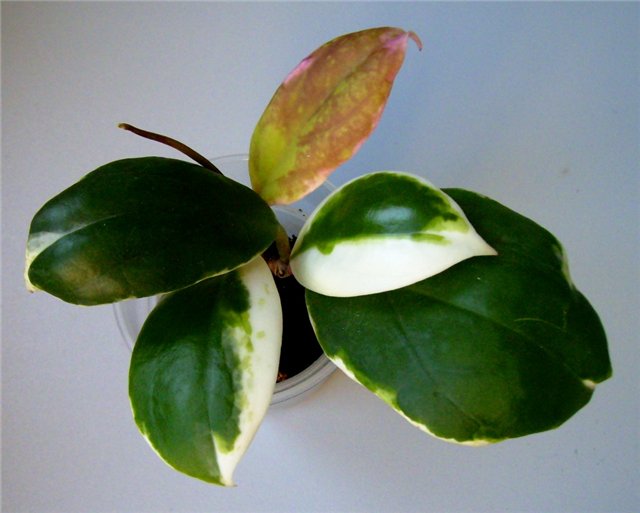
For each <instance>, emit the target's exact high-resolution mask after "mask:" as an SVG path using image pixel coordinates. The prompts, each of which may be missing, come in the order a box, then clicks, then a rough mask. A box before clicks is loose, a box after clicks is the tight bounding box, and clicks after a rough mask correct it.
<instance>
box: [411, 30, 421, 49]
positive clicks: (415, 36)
mask: <svg viewBox="0 0 640 513" xmlns="http://www.w3.org/2000/svg"><path fill="white" fill-rule="evenodd" d="M407 35H408V36H409V39H411V40H412V41H413V42H414V43H415V44H416V46H417V47H418V50H419V51H422V48H423V45H422V40H421V39H420V36H418V34H416V33H415V32H414V31H413V30H409V31H408V32H407Z"/></svg>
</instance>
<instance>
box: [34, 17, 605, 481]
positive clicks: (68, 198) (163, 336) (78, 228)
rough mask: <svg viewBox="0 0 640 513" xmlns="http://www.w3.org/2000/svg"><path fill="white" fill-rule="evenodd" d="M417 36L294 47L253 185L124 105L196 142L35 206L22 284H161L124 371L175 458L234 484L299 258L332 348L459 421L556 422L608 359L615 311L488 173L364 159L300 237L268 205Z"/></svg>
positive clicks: (313, 175) (400, 408) (425, 411)
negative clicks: (389, 166) (393, 166)
mask: <svg viewBox="0 0 640 513" xmlns="http://www.w3.org/2000/svg"><path fill="white" fill-rule="evenodd" d="M411 40H412V41H414V42H415V43H416V44H417V46H418V47H420V40H419V39H418V37H417V36H416V35H415V34H413V33H412V32H408V31H405V30H401V29H398V28H390V27H382V28H374V29H369V30H364V31H360V32H355V33H352V34H347V35H343V36H341V37H338V38H336V39H333V40H332V41H329V42H328V43H326V44H324V45H322V46H321V47H319V48H318V49H317V50H315V51H314V52H313V53H311V54H310V55H309V56H308V57H306V58H305V59H304V60H302V62H301V63H300V64H298V66H297V67H295V68H294V70H293V71H292V72H291V73H290V74H289V75H288V76H287V77H286V79H285V80H284V82H283V83H282V84H281V86H280V87H279V88H278V89H277V91H276V92H275V94H274V96H273V98H272V99H271V101H270V103H269V104H268V106H267V107H266V110H265V111H264V113H263V115H262V117H261V118H260V120H259V121H258V123H257V126H256V127H255V131H254V133H253V136H252V139H251V143H250V149H249V172H250V178H251V187H246V186H244V185H241V184H239V183H237V182H235V181H233V180H231V179H229V178H227V177H225V176H223V175H222V174H221V173H220V172H219V171H218V170H217V169H216V168H215V166H213V165H212V164H211V163H210V162H209V161H207V160H206V159H205V158H203V157H201V156H200V155H199V154H198V153H196V152H195V151H193V150H191V149H190V148H188V147H186V146H185V145H183V144H181V143H179V142H177V141H175V140H173V139H170V138H168V137H165V136H160V135H157V134H153V133H150V132H145V131H143V130H139V129H136V128H134V127H132V126H130V125H122V126H123V128H126V129H128V130H131V131H134V132H136V133H138V134H140V135H144V136H146V137H151V138H155V139H159V140H160V141H162V142H165V143H168V144H171V145H172V146H174V147H176V148H178V149H180V150H182V151H183V153H185V154H187V155H189V156H191V157H193V159H194V160H195V161H196V163H191V162H188V161H185V160H177V159H169V158H160V157H142V158H131V159H125V160H118V161H115V162H111V163H108V164H106V165H103V166H102V167H99V168H97V169H96V170H94V171H92V172H90V173H89V174H87V175H86V176H85V177H84V178H82V179H81V180H80V181H79V182H77V183H76V184H74V185H72V186H71V187H69V188H68V189H66V190H64V191H63V192H61V193H60V194H59V195H57V196H55V197H54V198H53V199H51V200H50V201H48V202H47V203H46V204H45V205H44V206H43V207H42V208H41V209H40V210H39V211H38V212H37V213H36V215H35V217H34V218H33V221H32V223H31V227H30V232H29V237H28V243H27V254H26V273H25V274H26V281H27V284H28V287H29V288H30V289H32V290H36V289H41V290H44V291H46V292H48V293H50V294H53V295H54V296H57V297H58V298H60V299H62V300H64V301H67V302H70V303H74V304H78V305H99V304H105V303H114V302H117V301H124V300H127V299H130V298H140V297H146V296H155V295H161V296H162V299H161V300H160V301H159V303H158V305H157V306H156V307H155V309H153V311H152V312H151V313H150V315H149V317H148V319H147V320H146V322H145V323H144V326H143V327H142V330H141V332H140V334H139V336H138V338H137V341H136V343H135V346H134V349H133V351H132V356H131V366H130V373H129V393H130V399H131V405H132V410H133V415H134V418H135V422H136V424H137V426H138V427H139V429H140V431H141V433H142V434H143V435H144V437H145V438H146V439H147V440H148V442H149V443H150V444H151V446H152V447H153V449H154V450H155V451H156V452H157V453H158V455H159V456H160V457H161V458H162V459H163V460H164V461H165V462H167V463H168V464H169V465H171V466H172V467H174V468H175V469H177V470H179V471H181V472H183V473H186V474H188V475H190V476H193V477H196V478H199V479H202V480H204V481H208V482H211V483H216V484H220V485H232V484H233V472H234V469H235V468H236V465H237V464H238V461H239V460H240V458H241V457H242V455H243V454H244V453H245V451H246V449H247V447H248V445H249V443H250V442H251V439H252V438H253V436H254V434H255V432H256V430H257V428H258V427H259V425H260V422H261V421H262V419H263V417H264V415H265V413H266V411H267V409H268V407H269V403H270V400H271V396H272V394H273V390H274V385H275V382H276V373H277V370H278V361H279V354H280V347H281V339H282V326H283V317H282V309H281V305H280V299H279V295H278V290H277V287H276V280H279V279H281V277H283V276H289V275H291V273H293V276H294V277H295V279H296V280H297V281H298V282H299V283H300V284H301V285H302V286H303V287H305V289H306V307H307V311H308V316H309V318H310V320H311V323H312V325H313V329H314V331H315V334H316V336H317V339H318V341H319V343H320V345H321V347H322V349H323V350H324V352H325V353H326V355H327V356H328V357H329V358H330V359H331V360H332V361H333V362H334V363H335V364H336V365H337V367H339V368H340V369H341V370H343V371H344V372H345V373H346V374H347V375H348V376H349V377H351V378H352V379H354V380H355V381H357V382H358V383H360V384H362V385H363V386H364V387H366V388H367V389H369V390H370V391H371V392H373V393H374V394H376V395H377V396H378V397H380V398H381V399H382V400H383V401H385V402H387V403H388V404H389V405H390V406H391V407H392V408H393V409H394V410H396V411H397V412H398V413H399V414H401V415H402V416H404V417H405V418H406V419H407V420H408V421H409V422H410V423H411V424H414V425H415V426H417V427H418V428H420V429H422V430H424V431H425V432H427V433H430V434H432V435H434V436H436V437H438V438H441V439H444V440H447V441H451V442H457V443H461V444H468V445H481V444H486V443H491V442H498V441H501V440H505V439H509V438H513V437H520V436H523V435H528V434H531V433H536V432H540V431H544V430H549V429H552V428H555V427H557V426H559V425H560V424H562V423H563V422H564V421H566V420H567V419H568V418H569V417H571V416H572V415H573V414H574V413H575V412H576V411H578V410H579V409H580V408H581V407H582V406H584V405H585V404H586V403H587V402H588V401H589V399H590V397H591V395H592V394H593V391H594V388H595V385H596V383H599V382H601V381H603V380H605V379H606V378H607V377H609V376H610V373H611V367H610V362H609V357H608V352H607V343H606V337H605V333H604V330H603V327H602V325H601V323H600V321H599V318H598V315H597V314H596V312H595V311H594V309H593V308H592V307H591V305H590V304H589V302H588V300H587V299H586V298H585V297H584V296H583V295H582V294H581V293H580V292H579V291H578V289H577V288H576V287H575V285H574V283H573V281H572V280H571V277H570V275H569V269H568V265H567V259H566V257H565V253H564V251H563V249H562V246H561V244H560V243H559V242H558V240H557V239H556V238H555V237H554V236H553V235H552V234H551V233H549V232H548V231H546V230H545V229H544V228H542V227H541V226H539V225H538V224H536V223H535V222H533V221H531V220H530V219H527V218H526V217H523V216H522V215H520V214H518V213H516V212H514V211H512V210H510V209H509V208H507V207H505V206H503V205H501V204H499V203H497V202H496V201H493V200H492V199H490V198H487V197H485V196H483V195H481V194H478V193H475V192H471V191H466V190H461V189H447V190H439V189H437V188H436V187H435V186H433V185H432V184H431V183H429V182H428V181H426V180H424V179H423V178H421V177H419V176H416V175H413V174H410V173H404V172H394V171H380V172H373V173H368V174H363V175H362V176H359V177H358V178H356V179H355V180H353V181H350V182H348V183H347V184H345V185H343V186H342V187H340V188H339V189H337V190H335V191H334V192H333V193H332V194H331V195H330V196H329V197H328V198H326V200H324V202H323V203H321V204H320V205H319V206H318V208H317V209H316V210H315V211H314V212H313V213H312V214H311V215H310V216H309V218H308V219H307V221H306V223H305V225H304V226H303V228H302V230H301V231H300V233H299V234H298V237H297V240H296V241H295V244H293V247H291V246H292V244H291V243H290V240H289V237H288V234H287V233H286V232H285V230H284V229H283V228H282V226H281V225H280V223H279V222H278V220H277V218H276V216H275V215H274V212H273V210H272V208H271V207H272V206H273V205H278V204H289V203H291V202H295V201H296V200H299V199H300V198H302V197H303V196H305V195H306V194H309V193H310V192H311V191H313V190H314V189H315V188H317V187H318V186H320V185H321V184H322V183H323V182H324V181H325V180H326V178H327V177H328V176H329V174H330V173H331V172H332V171H333V170H335V169H336V168H338V167H339V166H340V165H341V164H342V163H344V162H345V161H346V160H348V159H349V158H350V157H351V156H352V155H353V154H354V153H355V152H356V151H357V150H358V149H359V148H360V147H361V145H362V144H363V142H364V141H365V140H366V139H367V137H368V136H369V135H370V134H371V132H372V131H373V130H374V128H375V126H376V125H377V123H378V120H379V118H380V115H381V113H382V110H383V108H384V106H385V105H386V102H387V98H388V96H389V93H390V91H391V87H392V83H393V81H394V79H395V77H396V75H397V73H398V71H399V69H400V67H401V65H402V62H403V60H404V56H405V52H406V50H407V46H408V45H409V41H411ZM416 144H419V141H416ZM268 247H275V248H276V249H277V250H276V252H275V256H272V257H265V256H263V255H266V254H267V253H265V250H266V249H267V248H268Z"/></svg>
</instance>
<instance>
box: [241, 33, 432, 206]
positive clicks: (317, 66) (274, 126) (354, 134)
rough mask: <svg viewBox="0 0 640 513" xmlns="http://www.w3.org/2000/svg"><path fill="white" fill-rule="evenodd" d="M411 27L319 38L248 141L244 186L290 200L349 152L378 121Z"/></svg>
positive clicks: (278, 199)
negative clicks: (247, 179)
mask: <svg viewBox="0 0 640 513" xmlns="http://www.w3.org/2000/svg"><path fill="white" fill-rule="evenodd" d="M409 39H412V40H414V41H415V42H416V44H417V45H418V47H419V48H421V46H422V45H421V43H420V39H419V38H418V36H416V35H415V34H414V33H413V32H407V31H405V30H402V29H398V28H391V27H381V28H374V29H368V30H363V31H360V32H354V33H351V34H346V35H344V36H341V37H338V38H336V39H333V40H332V41H329V42H328V43H326V44H324V45H323V46H321V47H320V48H318V49H317V50H315V51H314V52H313V53H312V54H311V55H309V56H308V57H307V58H306V59H304V60H303V61H302V62H301V63H300V64H299V65H298V66H297V67H296V68H295V69H294V70H293V71H292V72H291V73H290V74H289V76H288V77H287V78H286V79H285V81H284V82H283V83H282V84H281V86H280V87H279V88H278V90H277V91H276V93H275V94H274V96H273V98H272V99H271V102H270V103H269V105H268V106H267V108H266V110H265V111H264V113H263V115H262V117H261V118H260V121H259V122H258V124H257V126H256V128H255V131H254V133H253V137H252V139H251V147H250V158H249V168H250V174H251V184H252V186H253V188H254V190H255V191H256V192H258V194H260V195H261V196H262V197H263V198H264V199H265V200H266V201H267V202H268V203H270V204H286V203H291V202H293V201H296V200H298V199H300V198H301V197H303V196H304V195H306V194H307V193H309V192H311V191H312V190H313V189H315V188H316V187H318V186H319V185H320V184H321V183H322V182H323V181H324V180H325V179H326V178H327V176H328V175H329V174H330V173H331V172H332V171H334V170H335V169H336V168H337V167H338V166H339V165H340V164H342V163H343V162H345V161H346V160H348V159H349V158H351V157H352V156H353V155H354V154H355V153H356V151H358V149H359V148H360V146H361V145H362V143H363V142H364V141H365V140H366V139H367V137H369V135H370V134H371V132H372V131H373V129H374V128H375V127H376V125H377V124H378V120H379V119H380V115H381V114H382V111H383V109H384V106H385V104H386V102H387V99H388V97H389V93H390V92H391V87H392V85H393V81H394V79H395V77H396V75H397V73H398V71H399V70H400V67H401V66H402V62H403V60H404V55H405V53H406V49H407V41H408V40H409Z"/></svg>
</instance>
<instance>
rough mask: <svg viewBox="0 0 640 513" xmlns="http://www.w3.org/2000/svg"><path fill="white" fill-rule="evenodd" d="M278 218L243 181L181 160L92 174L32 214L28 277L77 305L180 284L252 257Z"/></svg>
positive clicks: (119, 165)
mask: <svg viewBox="0 0 640 513" xmlns="http://www.w3.org/2000/svg"><path fill="white" fill-rule="evenodd" d="M276 227H277V221H276V219H275V216H274V214H273V212H272V211H271V209H270V208H269V206H268V205H267V204H266V203H265V202H264V201H263V200H262V199H261V198H260V197H259V196H258V195H257V194H255V193H254V192H253V191H251V190H250V189H249V188H247V187H245V186H243V185H240V184H238V183H236V182H234V181H232V180H230V179H227V178H225V177H222V176H220V175H217V174H215V173H213V172H211V171H209V170H207V169H205V168H203V167H200V166H197V165H195V164H190V163H188V162H183V161H180V160H173V159H166V158H160V157H145V158H137V159H126V160H119V161H116V162H112V163H110V164H107V165H105V166H102V167H100V168H98V169H96V170H95V171H93V172H91V173H89V174H88V175H87V176H85V177H84V178H83V179H82V180H80V181H79V182H78V183H76V184H75V185H73V186H71V187H70V188H68V189H66V190H65V191H63V192H62V193H61V194H59V195H58V196H56V197H55V198H53V199H51V200H50V201H49V202H47V203H46V204H45V205H44V206H43V207H42V209H41V210H40V211H39V212H38V213H37V214H36V215H35V217H34V219H33V221H32V223H31V229H30V232H29V240H28V244H27V269H26V275H27V283H28V285H29V286H30V287H31V288H33V289H42V290H45V291H47V292H49V293H51V294H53V295H55V296H57V297H59V298H61V299H63V300H65V301H68V302H70V303H77V304H85V305H91V304H100V303H110V302H114V301H118V300H122V299H127V298H131V297H143V296H150V295H154V294H158V293H162V292H167V291H170V290H176V289H179V288H182V287H185V286H187V285H190V284H192V283H195V282H197V281H199V280H202V279H204V278H206V277H209V276H213V275H216V274H218V273H221V272H225V271H227V270H229V269H233V268H236V267H238V266H239V265H241V264H243V263H245V262H248V261H249V260H251V259H252V258H253V257H254V256H255V255H257V254H259V253H260V252H261V251H262V250H263V249H264V248H266V247H267V246H268V245H269V244H270V243H271V241H272V240H273V239H274V237H275V233H276Z"/></svg>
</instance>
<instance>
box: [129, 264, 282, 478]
mask: <svg viewBox="0 0 640 513" xmlns="http://www.w3.org/2000/svg"><path fill="white" fill-rule="evenodd" d="M281 340H282V312H281V310H280V299H279V296H278V291H277V289H276V286H275V283H274V281H273V277H272V275H271V272H270V271H269V268H268V267H267V264H266V263H265V262H264V261H263V260H262V259H261V258H260V257H257V258H256V259H254V260H253V261H252V262H250V263H249V264H246V265H245V266H243V267H241V268H239V269H237V270H236V271H232V272H230V273H227V274H225V275H222V276H217V277H214V278H210V279H207V280H204V281H202V282H200V283H198V284H196V285H193V286H191V287H188V288H186V289H183V290H180V291H177V292H174V293H172V294H169V295H168V296H167V297H165V298H164V299H163V300H162V301H161V302H160V303H159V304H158V306H157V307H156V308H155V309H154V310H153V311H152V312H151V314H150V316H149V318H148V319H147V321H146V322H145V324H144V326H143V327H142V331H141V332H140V335H139V337H138V340H137V342H136V344H135V346H134V349H133V354H132V358H131V368H130V371H129V395H130V398H131V405H132V409H133V414H134V418H135V421H136V424H137V425H138V427H139V429H140V431H141V432H142V434H143V435H144V436H145V437H146V438H147V440H148V442H149V443H150V444H151V446H152V447H153V448H154V449H155V451H156V452H157V453H158V455H159V456H160V457H161V458H162V459H163V460H164V461H165V462H166V463H168V464H169V465H170V466H171V467H173V468H175V469H176V470H178V471H180V472H183V473H185V474H187V475H190V476H192V477H196V478H198V479H202V480H204V481H207V482H211V483H215V484H220V485H224V486H230V485H232V484H233V471H234V469H235V467H236V465H237V463H238V461H239V460H240V458H241V457H242V455H243V454H244V453H245V451H246V449H247V447H248V446H249V444H250V442H251V440H252V438H253V436H254V434H255V432H256V430H257V428H258V426H259V424H260V422H261V421H262V419H263V417H264V415H265V413H266V411H267V408H268V406H269V402H270V400H271V396H272V394H273V389H274V386H275V382H276V375H277V371H278V360H279V355H280V344H281Z"/></svg>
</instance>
